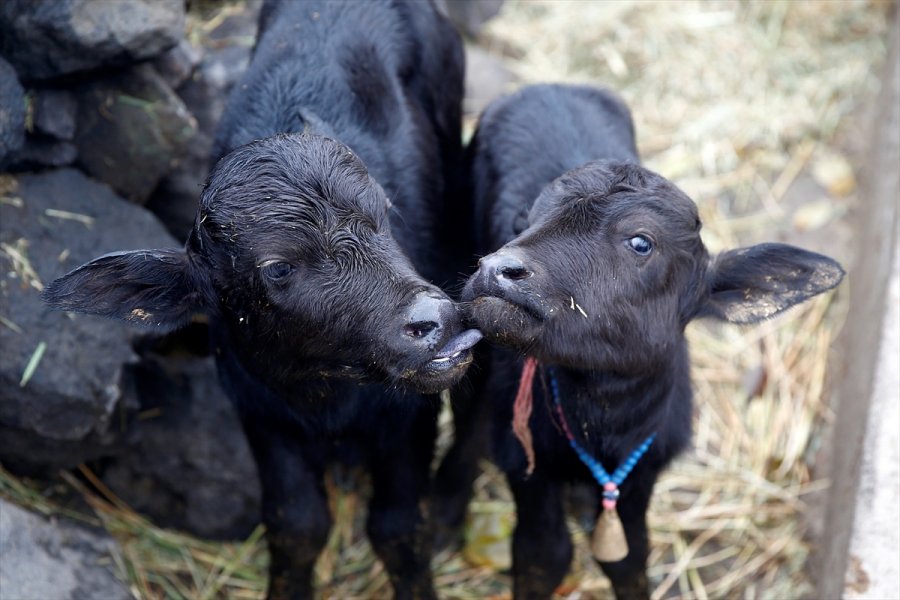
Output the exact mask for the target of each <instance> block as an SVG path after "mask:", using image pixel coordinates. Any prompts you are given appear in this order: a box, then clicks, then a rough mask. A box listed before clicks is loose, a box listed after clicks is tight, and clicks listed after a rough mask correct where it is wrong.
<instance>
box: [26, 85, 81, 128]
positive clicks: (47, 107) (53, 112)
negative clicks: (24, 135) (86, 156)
mask: <svg viewBox="0 0 900 600" xmlns="http://www.w3.org/2000/svg"><path fill="white" fill-rule="evenodd" d="M30 93H31V98H32V102H31V122H32V130H33V132H35V133H40V134H43V135H46V136H49V137H52V138H54V139H56V140H65V141H71V140H72V138H74V137H75V115H76V113H77V111H78V102H77V101H76V100H75V96H74V95H73V94H72V92H70V91H68V90H64V89H52V88H46V89H32V90H30Z"/></svg>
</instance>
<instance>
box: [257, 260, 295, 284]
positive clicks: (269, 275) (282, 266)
mask: <svg viewBox="0 0 900 600" xmlns="http://www.w3.org/2000/svg"><path fill="white" fill-rule="evenodd" d="M261 269H262V273H263V275H264V276H265V277H266V279H268V280H269V281H281V280H282V279H284V278H285V277H287V276H288V275H290V274H291V271H293V270H294V266H293V265H292V264H290V263H286V262H272V263H268V264H265V265H263V266H262V267H261Z"/></svg>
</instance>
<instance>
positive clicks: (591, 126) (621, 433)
mask: <svg viewBox="0 0 900 600" xmlns="http://www.w3.org/2000/svg"><path fill="white" fill-rule="evenodd" d="M471 159H472V173H473V186H474V195H475V203H476V207H477V209H478V211H479V212H478V214H479V217H480V218H479V220H478V221H477V224H478V226H479V230H480V232H481V233H480V240H481V243H482V248H481V251H482V252H484V253H491V254H488V255H487V256H485V257H483V258H482V259H481V261H480V263H479V264H480V267H479V270H478V271H477V272H476V273H475V274H474V275H473V276H472V277H471V278H470V279H469V281H468V282H467V284H466V288H465V290H464V292H463V299H464V300H465V301H467V302H469V303H471V304H470V308H471V311H472V316H473V318H474V320H475V322H476V323H477V324H478V326H479V327H480V328H481V329H482V331H483V332H484V334H485V336H486V337H487V338H488V339H489V340H491V341H493V342H495V343H497V344H499V345H501V346H505V347H507V348H510V349H511V350H512V351H510V350H501V349H495V351H494V352H493V354H492V357H491V364H490V365H489V366H486V367H485V368H486V369H487V370H489V372H490V374H489V376H488V378H487V384H486V385H485V387H484V389H483V390H482V398H483V399H484V402H486V403H487V402H490V403H492V406H493V408H492V417H493V447H494V458H495V460H496V461H497V462H498V464H499V465H500V466H501V467H502V468H503V470H504V471H505V472H506V475H507V478H508V481H509V483H510V486H511V488H512V490H513V493H514V496H515V500H516V507H517V513H518V524H517V528H516V532H515V536H514V541H513V560H514V566H513V572H514V586H515V595H516V597H517V598H547V597H549V596H550V595H551V594H552V592H553V590H554V589H555V588H556V586H557V585H558V584H559V583H560V581H561V580H562V577H563V576H564V574H565V573H566V571H567V569H568V566H569V562H570V560H571V555H572V548H571V542H570V540H569V535H568V532H567V531H566V528H565V523H564V520H563V485H564V484H565V483H570V482H580V483H583V484H589V485H591V486H593V489H594V492H595V493H598V494H599V486H597V485H596V484H594V482H593V479H592V478H591V476H590V473H589V471H588V470H587V469H586V468H585V467H584V465H583V464H582V463H581V462H580V461H579V459H578V457H577V456H576V454H575V453H574V452H573V450H572V449H571V448H570V446H569V444H568V442H567V440H566V438H565V437H564V436H563V434H562V433H561V430H560V428H559V426H558V424H557V423H556V422H555V420H554V418H553V416H552V415H551V412H550V410H549V408H548V407H549V405H550V402H551V399H550V398H549V396H548V393H547V383H548V382H547V377H548V370H547V367H551V366H552V367H553V368H554V371H555V373H556V376H557V380H558V383H559V388H560V395H561V401H562V404H563V408H564V410H565V413H566V417H567V421H568V422H569V424H570V425H571V426H572V428H573V430H574V431H575V435H576V436H577V437H578V438H579V439H578V441H579V442H580V443H581V444H582V445H583V446H584V447H586V448H587V449H588V450H589V451H590V452H591V454H592V455H593V456H594V457H595V458H597V459H599V460H600V461H601V462H602V463H603V465H604V467H605V468H606V469H607V471H609V472H612V471H613V470H614V469H615V468H616V467H618V465H619V464H620V463H621V462H622V461H623V460H625V458H626V457H627V456H628V455H629V454H630V453H631V451H632V450H633V449H634V448H636V447H637V446H638V445H640V443H641V442H642V441H643V440H644V439H645V438H646V437H647V436H648V435H650V434H651V433H653V432H655V433H656V440H655V442H654V443H653V445H652V446H651V448H650V450H649V452H648V453H647V454H646V455H645V456H644V457H643V458H642V459H641V460H640V462H639V463H638V464H637V466H636V468H635V469H634V471H632V473H631V474H630V475H629V477H628V478H627V479H626V480H625V482H624V484H623V485H622V487H621V494H622V495H621V497H620V499H619V502H618V509H619V514H620V516H621V519H622V522H623V525H624V527H625V530H626V536H627V538H628V542H629V547H630V553H629V555H628V556H627V557H626V558H625V559H624V560H622V561H619V562H616V563H602V564H601V567H602V568H603V570H604V571H605V572H606V574H607V575H608V576H609V577H610V579H611V580H612V583H613V587H614V589H615V591H616V594H617V596H618V597H620V598H645V597H647V596H648V595H649V588H648V583H647V578H646V573H645V565H646V559H647V550H648V548H647V526H646V509H647V506H648V503H649V500H650V495H651V493H652V489H653V485H654V482H655V481H656V478H657V476H658V474H659V472H660V471H661V470H662V469H663V468H664V467H665V466H666V465H667V464H668V463H669V461H671V460H672V458H673V457H674V456H675V455H677V454H678V453H679V452H681V451H682V450H683V449H684V448H685V447H686V446H687V445H688V443H689V439H690V430H691V411H692V407H691V384H690V372H689V356H688V349H687V345H686V342H685V338H684V328H685V326H686V325H687V323H688V322H689V321H690V320H691V319H693V318H696V317H699V316H704V315H710V316H714V317H718V318H721V319H725V320H729V321H732V322H736V323H753V322H757V321H759V320H761V319H764V318H768V317H771V316H773V315H775V314H777V313H779V312H781V311H783V310H785V309H787V308H788V307H790V306H793V305H795V304H797V303H799V302H802V301H804V300H806V299H808V298H810V297H812V296H814V295H816V294H819V293H821V292H824V291H826V290H828V289H831V288H833V287H834V286H836V285H837V284H838V283H839V282H840V281H841V278H842V276H843V271H842V270H841V268H840V266H839V265H838V264H837V263H835V262H834V261H833V260H831V259H829V258H827V257H824V256H821V255H817V254H813V253H810V252H806V251H803V250H800V249H797V248H792V247H789V246H784V245H778V244H765V245H760V246H754V247H752V248H747V249H742V250H737V251H732V252H727V253H724V254H722V255H720V256H718V257H715V258H714V259H712V260H710V258H709V256H708V254H707V251H706V249H705V248H704V246H703V243H702V241H701V240H700V220H699V218H698V214H697V209H696V207H695V205H694V203H693V202H692V201H691V200H690V199H689V198H688V197H687V196H685V195H684V194H683V193H682V192H681V191H680V190H678V189H677V188H676V187H675V186H674V185H672V184H671V183H669V182H668V181H666V180H665V179H664V178H663V177H661V176H659V175H657V174H655V173H652V172H651V171H648V170H647V169H645V168H643V167H641V166H639V164H638V157H637V152H636V150H635V143H634V129H633V125H632V122H631V118H630V115H629V112H628V110H627V108H626V107H625V106H624V105H623V104H622V102H621V101H620V100H618V99H617V98H615V97H614V96H613V95H611V94H610V93H608V92H606V91H603V90H597V89H591V88H586V87H570V86H557V85H552V86H551V85H545V86H533V87H529V88H525V89H523V90H522V91H520V92H519V93H517V94H515V95H513V96H511V97H508V98H505V99H502V100H500V101H498V102H496V103H494V104H493V105H492V106H491V107H489V108H488V110H487V111H486V112H485V114H484V116H483V117H482V119H481V123H480V125H479V128H478V131H477V132H476V135H475V137H474V140H473V142H472V146H471ZM522 355H527V356H531V357H534V358H536V359H537V360H538V361H539V363H540V365H541V366H542V369H540V376H539V377H536V378H535V384H534V389H533V391H534V396H535V408H534V412H533V414H532V416H531V419H530V426H531V430H532V433H533V436H534V450H535V453H536V468H535V471H534V473H533V474H532V475H531V476H530V477H526V476H525V466H526V460H525V455H524V453H523V450H522V448H521V445H520V444H519V442H518V440H516V439H515V438H514V437H513V434H512V431H511V427H510V423H511V420H512V412H513V399H514V397H515V394H516V388H517V384H518V379H519V373H520V372H521V365H522V362H521V359H520V358H519V357H521V356H522ZM595 506H596V507H597V508H596V510H598V511H599V500H598V501H597V503H596V505H595Z"/></svg>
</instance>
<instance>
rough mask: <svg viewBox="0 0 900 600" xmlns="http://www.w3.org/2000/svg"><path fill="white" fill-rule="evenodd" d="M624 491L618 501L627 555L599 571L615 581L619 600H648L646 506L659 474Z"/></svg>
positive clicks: (645, 477) (647, 476)
mask: <svg viewBox="0 0 900 600" xmlns="http://www.w3.org/2000/svg"><path fill="white" fill-rule="evenodd" d="M636 475H638V473H633V474H632V478H633V479H631V480H630V481H628V482H626V487H624V489H623V490H622V496H621V497H620V498H619V501H618V507H617V509H618V513H619V518H620V519H621V520H622V527H623V528H624V529H625V539H627V540H628V555H627V556H626V557H625V558H623V559H622V560H620V561H617V562H601V563H600V568H601V569H603V572H604V573H606V576H607V577H609V579H610V581H611V582H612V586H613V590H614V591H615V593H616V598H617V599H618V600H645V599H647V598H649V597H650V584H649V582H648V580H647V555H648V552H649V544H648V541H647V507H648V505H649V504H650V496H651V494H652V493H653V484H654V482H655V480H656V473H653V474H652V475H651V474H646V473H641V476H640V477H635V476H636Z"/></svg>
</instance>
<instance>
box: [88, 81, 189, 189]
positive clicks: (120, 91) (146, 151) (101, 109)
mask: <svg viewBox="0 0 900 600" xmlns="http://www.w3.org/2000/svg"><path fill="white" fill-rule="evenodd" d="M196 130H197V126H196V121H195V120H194V118H193V116H191V114H190V112H188V110H187V108H186V107H185V105H184V103H183V102H182V101H181V99H180V98H179V97H178V96H177V95H176V94H175V93H174V92H173V91H172V89H171V88H170V87H169V86H168V85H167V84H166V82H165V81H164V80H163V78H162V77H160V75H159V74H158V73H157V72H156V70H155V69H154V68H153V67H152V66H150V65H149V64H142V65H138V66H136V67H134V68H133V69H129V70H127V71H124V72H120V73H118V74H115V75H111V76H109V77H105V78H103V79H99V80H96V81H93V82H90V83H87V84H85V85H84V86H83V87H81V88H80V90H79V93H78V131H77V133H76V135H75V145H76V146H77V147H78V161H79V164H80V165H82V166H83V167H84V169H85V171H87V172H88V173H89V174H90V175H92V176H93V177H95V178H96V179H99V180H101V181H103V182H105V183H108V184H109V185H111V186H112V187H113V188H115V189H116V191H118V192H119V193H121V194H122V195H124V196H125V197H126V198H128V199H129V200H132V201H134V202H144V201H145V200H146V199H147V198H148V197H149V196H150V194H151V193H152V192H153V190H154V189H155V188H156V185H157V183H158V182H159V180H160V179H161V178H162V177H163V175H165V174H166V173H168V172H169V171H171V170H172V169H173V168H174V167H176V166H177V165H178V161H179V159H180V158H181V157H182V156H183V155H184V154H185V152H186V151H187V146H188V142H189V141H190V140H191V138H192V137H193V136H194V134H195V133H196Z"/></svg>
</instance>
